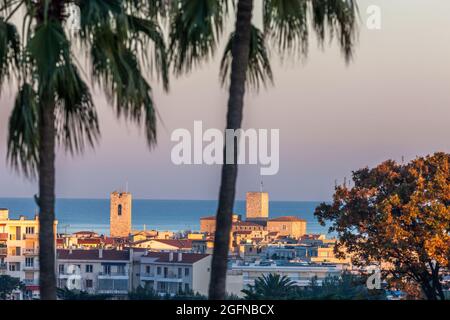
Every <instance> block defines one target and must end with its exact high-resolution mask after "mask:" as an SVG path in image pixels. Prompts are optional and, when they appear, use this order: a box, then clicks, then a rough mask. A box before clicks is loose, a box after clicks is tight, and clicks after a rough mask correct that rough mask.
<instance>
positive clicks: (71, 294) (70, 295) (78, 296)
mask: <svg viewBox="0 0 450 320" xmlns="http://www.w3.org/2000/svg"><path fill="white" fill-rule="evenodd" d="M56 294H57V296H58V299H61V300H109V299H111V298H112V296H111V295H109V294H89V293H87V292H86V291H82V290H69V289H68V288H67V287H66V288H64V289H61V288H57V289H56Z"/></svg>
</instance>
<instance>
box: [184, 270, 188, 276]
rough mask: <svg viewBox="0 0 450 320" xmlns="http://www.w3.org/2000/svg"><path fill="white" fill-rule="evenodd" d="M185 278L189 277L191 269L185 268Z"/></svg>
mask: <svg viewBox="0 0 450 320" xmlns="http://www.w3.org/2000/svg"><path fill="white" fill-rule="evenodd" d="M184 276H185V277H187V276H189V268H184Z"/></svg>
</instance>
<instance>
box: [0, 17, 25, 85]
mask: <svg viewBox="0 0 450 320" xmlns="http://www.w3.org/2000/svg"><path fill="white" fill-rule="evenodd" d="M20 54H21V51H20V37H19V34H18V32H17V29H16V27H15V26H14V25H13V24H10V23H8V22H5V21H4V19H3V18H0V90H1V88H2V85H3V81H5V80H8V79H9V78H10V76H11V73H13V72H15V71H16V70H17V68H18V66H19V59H20Z"/></svg>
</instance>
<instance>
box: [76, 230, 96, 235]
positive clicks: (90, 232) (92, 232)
mask: <svg viewBox="0 0 450 320" xmlns="http://www.w3.org/2000/svg"><path fill="white" fill-rule="evenodd" d="M74 234H89V235H92V234H97V233H96V232H94V231H77V232H75V233H74Z"/></svg>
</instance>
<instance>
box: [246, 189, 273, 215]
mask: <svg viewBox="0 0 450 320" xmlns="http://www.w3.org/2000/svg"><path fill="white" fill-rule="evenodd" d="M246 218H247V220H250V221H251V220H260V221H261V220H262V221H265V220H267V219H268V218H269V193H267V192H247V197H246Z"/></svg>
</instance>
